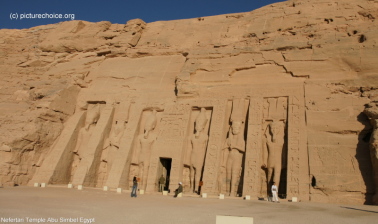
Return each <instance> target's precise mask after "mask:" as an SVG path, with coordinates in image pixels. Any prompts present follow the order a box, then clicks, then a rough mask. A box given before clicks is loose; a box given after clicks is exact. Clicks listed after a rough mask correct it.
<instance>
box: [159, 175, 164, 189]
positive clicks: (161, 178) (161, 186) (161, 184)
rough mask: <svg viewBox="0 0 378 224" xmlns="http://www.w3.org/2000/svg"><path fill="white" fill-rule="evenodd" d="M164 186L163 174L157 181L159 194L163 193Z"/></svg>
mask: <svg viewBox="0 0 378 224" xmlns="http://www.w3.org/2000/svg"><path fill="white" fill-rule="evenodd" d="M164 185H165V178H164V176H163V174H162V175H161V177H160V179H159V192H163V191H164Z"/></svg>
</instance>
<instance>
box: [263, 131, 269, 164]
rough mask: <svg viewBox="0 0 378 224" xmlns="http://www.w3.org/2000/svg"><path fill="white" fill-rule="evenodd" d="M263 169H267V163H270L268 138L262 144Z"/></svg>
mask: <svg viewBox="0 0 378 224" xmlns="http://www.w3.org/2000/svg"><path fill="white" fill-rule="evenodd" d="M262 147H263V148H262V157H263V158H262V159H263V160H262V162H263V164H262V167H263V168H266V167H267V165H266V164H267V163H268V150H267V142H266V138H263V142H262Z"/></svg>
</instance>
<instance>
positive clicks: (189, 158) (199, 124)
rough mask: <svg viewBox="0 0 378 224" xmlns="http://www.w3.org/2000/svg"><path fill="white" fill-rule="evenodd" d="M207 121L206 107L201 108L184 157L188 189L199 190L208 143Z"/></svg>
mask: <svg viewBox="0 0 378 224" xmlns="http://www.w3.org/2000/svg"><path fill="white" fill-rule="evenodd" d="M208 121H209V119H208V118H207V115H206V109H205V108H201V111H200V113H199V114H198V116H197V117H196V120H195V125H194V129H195V133H194V134H191V135H190V137H189V141H188V143H189V145H188V147H187V153H186V159H185V162H184V165H186V166H188V167H189V168H190V173H189V176H190V189H191V191H193V192H199V189H198V188H199V182H200V181H201V179H202V169H203V166H204V162H205V155H206V148H207V143H208V139H209V136H208ZM184 170H185V169H184Z"/></svg>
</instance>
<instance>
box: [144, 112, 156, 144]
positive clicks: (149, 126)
mask: <svg viewBox="0 0 378 224" xmlns="http://www.w3.org/2000/svg"><path fill="white" fill-rule="evenodd" d="M156 113H157V112H156V110H153V111H152V113H151V114H150V115H149V116H148V118H147V120H146V123H145V124H144V138H145V139H147V138H148V134H149V133H150V132H151V131H152V130H154V128H155V126H156V123H157V119H156Z"/></svg>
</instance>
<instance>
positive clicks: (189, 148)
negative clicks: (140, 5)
mask: <svg viewBox="0 0 378 224" xmlns="http://www.w3.org/2000/svg"><path fill="white" fill-rule="evenodd" d="M191 155H192V138H191V137H190V138H189V139H188V143H187V146H186V153H185V158H184V165H188V166H190V161H191Z"/></svg>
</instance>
